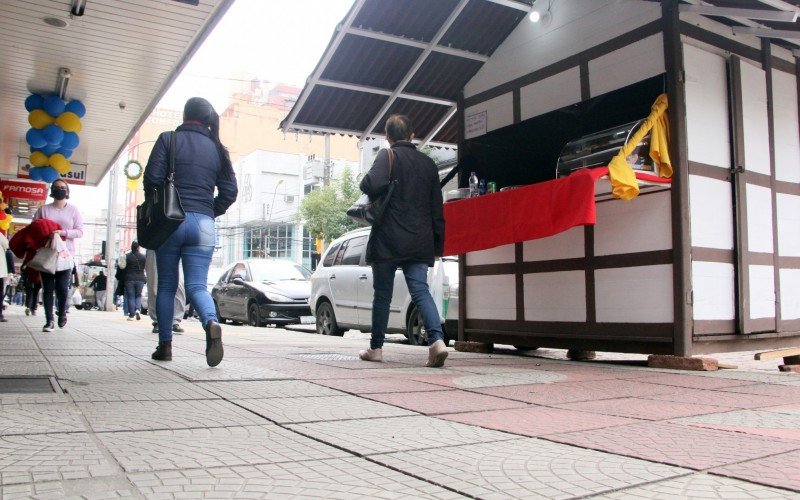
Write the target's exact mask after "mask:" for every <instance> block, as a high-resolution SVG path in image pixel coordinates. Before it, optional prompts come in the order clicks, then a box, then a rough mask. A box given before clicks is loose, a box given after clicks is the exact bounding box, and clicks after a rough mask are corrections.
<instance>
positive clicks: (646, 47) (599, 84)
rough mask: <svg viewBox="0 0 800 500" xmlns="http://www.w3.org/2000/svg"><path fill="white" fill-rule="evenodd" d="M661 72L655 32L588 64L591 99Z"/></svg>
mask: <svg viewBox="0 0 800 500" xmlns="http://www.w3.org/2000/svg"><path fill="white" fill-rule="evenodd" d="M664 71H665V70H664V38H663V36H662V35H661V33H659V34H657V35H653V36H651V37H648V38H645V39H644V40H642V41H640V42H636V43H634V44H631V45H628V46H626V47H624V48H622V49H619V50H615V51H614V52H611V53H610V54H606V55H604V56H601V57H598V58H597V59H594V60H591V61H589V88H590V91H591V95H592V97H594V96H597V95H601V94H605V93H607V92H611V91H612V90H617V89H621V88H622V87H625V86H627V85H631V84H633V83H637V82H641V81H642V80H645V79H647V78H650V77H653V76H656V75H660V74H662V73H664ZM655 97H656V96H653V99H654V100H655ZM642 118H644V116H642Z"/></svg>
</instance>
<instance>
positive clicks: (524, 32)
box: [464, 0, 661, 97]
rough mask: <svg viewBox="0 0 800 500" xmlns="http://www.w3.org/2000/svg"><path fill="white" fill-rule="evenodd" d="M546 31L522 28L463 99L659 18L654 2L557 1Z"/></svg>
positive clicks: (469, 86)
mask: <svg viewBox="0 0 800 500" xmlns="http://www.w3.org/2000/svg"><path fill="white" fill-rule="evenodd" d="M552 13H553V20H552V22H551V23H550V25H549V26H546V27H545V26H542V25H541V24H540V23H536V24H535V23H531V22H527V21H525V22H522V23H520V24H519V26H517V28H516V29H515V30H514V31H513V32H512V33H511V34H510V35H509V36H508V38H506V40H505V41H504V42H503V43H502V44H501V45H500V47H498V49H497V50H496V51H495V52H494V54H492V57H491V58H490V59H489V61H487V62H486V64H484V65H483V67H482V68H481V69H480V71H478V73H477V74H476V75H475V76H474V77H473V78H472V80H470V82H469V83H468V84H467V85H466V87H465V89H464V95H465V96H466V97H470V96H473V95H475V94H478V93H480V92H483V91H485V90H488V89H491V88H494V87H497V86H498V85H501V84H503V83H506V82H508V81H511V80H513V79H515V78H519V77H521V76H524V75H526V74H528V73H531V72H533V71H535V70H538V69H541V68H544V67H546V66H549V65H551V64H554V63H556V62H558V61H561V60H563V59H566V58H567V57H569V56H572V55H575V54H578V53H580V52H583V51H585V50H588V49H591V48H592V47H595V46H597V45H599V44H601V43H603V42H606V41H608V40H611V39H613V38H616V37H618V36H620V35H623V34H625V33H627V32H629V31H631V30H633V29H635V28H637V27H639V26H642V25H644V24H647V23H649V22H651V21H655V20H657V19H660V18H661V6H660V5H659V4H658V3H657V2H620V1H619V0H591V1H589V0H558V1H556V2H553V8H552Z"/></svg>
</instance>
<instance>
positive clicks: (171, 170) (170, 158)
mask: <svg viewBox="0 0 800 500" xmlns="http://www.w3.org/2000/svg"><path fill="white" fill-rule="evenodd" d="M175 134H177V131H173V132H172V133H170V134H169V152H168V153H167V180H168V181H170V182H172V179H173V177H174V175H175Z"/></svg>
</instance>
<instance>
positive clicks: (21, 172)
mask: <svg viewBox="0 0 800 500" xmlns="http://www.w3.org/2000/svg"><path fill="white" fill-rule="evenodd" d="M30 168H31V165H30V164H29V163H28V159H27V158H25V157H20V158H19V163H18V165H17V177H19V178H20V179H30V175H29V174H28V171H29V170H30ZM61 178H62V179H64V180H65V181H67V184H77V185H80V186H83V185H85V184H86V165H85V164H80V163H73V164H72V170H71V171H69V172H67V174H66V175H62V176H61Z"/></svg>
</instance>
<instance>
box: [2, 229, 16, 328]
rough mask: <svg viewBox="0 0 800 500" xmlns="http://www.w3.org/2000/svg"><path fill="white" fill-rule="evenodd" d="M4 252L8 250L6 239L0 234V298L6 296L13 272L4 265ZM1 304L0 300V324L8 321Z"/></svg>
mask: <svg viewBox="0 0 800 500" xmlns="http://www.w3.org/2000/svg"><path fill="white" fill-rule="evenodd" d="M6 250H8V238H6V237H5V235H4V234H3V233H0V297H5V296H6V281H7V278H8V275H9V274H10V273H13V272H14V270H13V269H8V264H6ZM3 302H4V301H3V300H0V323H5V322H6V321H8V320H7V319H6V318H5V316H4V315H3V308H5V304H4V303H3Z"/></svg>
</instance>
